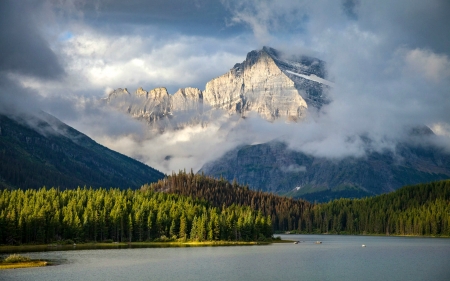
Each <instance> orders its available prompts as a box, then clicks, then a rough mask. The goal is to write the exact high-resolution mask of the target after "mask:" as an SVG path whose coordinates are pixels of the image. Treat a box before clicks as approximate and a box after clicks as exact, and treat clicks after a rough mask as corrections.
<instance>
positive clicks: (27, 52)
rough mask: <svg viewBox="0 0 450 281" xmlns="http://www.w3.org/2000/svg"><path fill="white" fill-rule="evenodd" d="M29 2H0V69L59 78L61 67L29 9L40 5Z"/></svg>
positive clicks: (39, 7)
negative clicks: (24, 3) (23, 3)
mask: <svg viewBox="0 0 450 281" xmlns="http://www.w3.org/2000/svg"><path fill="white" fill-rule="evenodd" d="M30 3H32V4H31V5H29V6H28V5H25V6H24V5H21V3H20V2H18V1H11V0H5V1H1V3H0V53H1V56H0V72H16V73H20V74H25V75H31V76H35V77H39V78H42V79H57V78H61V76H62V75H63V74H64V69H63V68H62V66H61V65H60V63H59V60H58V58H57V56H56V55H55V53H54V52H53V50H52V49H51V48H50V45H49V43H48V42H47V41H46V40H45V38H44V36H43V35H42V32H41V30H39V29H38V28H37V26H39V25H37V24H36V21H37V20H36V19H35V17H33V11H34V9H33V8H36V9H37V10H40V9H41V8H42V7H41V5H40V4H39V2H37V1H30ZM32 6H37V7H32Z"/></svg>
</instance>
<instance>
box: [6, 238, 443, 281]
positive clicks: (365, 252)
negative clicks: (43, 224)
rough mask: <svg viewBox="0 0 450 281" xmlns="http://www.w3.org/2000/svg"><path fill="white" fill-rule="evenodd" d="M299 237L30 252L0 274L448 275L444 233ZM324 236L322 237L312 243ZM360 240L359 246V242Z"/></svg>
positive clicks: (380, 277) (256, 277)
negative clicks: (37, 263) (41, 262)
mask: <svg viewBox="0 0 450 281" xmlns="http://www.w3.org/2000/svg"><path fill="white" fill-rule="evenodd" d="M285 237H287V238H288V239H290V240H298V241H303V242H301V243H299V244H293V243H289V244H272V245H267V246H235V247H189V248H145V249H143V248H141V249H108V250H104V249H100V250H93V251H92V250H91V251H86V250H80V251H49V252H35V253H28V254H27V255H28V256H30V257H31V258H41V259H51V260H62V261H66V262H63V263H62V264H60V265H57V266H50V267H45V268H32V269H16V270H9V271H8V270H7V271H2V272H0V279H1V280H250V281H252V280H449V276H450V267H449V266H448V262H449V261H450V239H430V238H401V237H367V236H335V235H321V236H319V235H290V236H283V238H285ZM316 241H322V244H315V242H316ZM363 244H364V245H366V247H362V245H363Z"/></svg>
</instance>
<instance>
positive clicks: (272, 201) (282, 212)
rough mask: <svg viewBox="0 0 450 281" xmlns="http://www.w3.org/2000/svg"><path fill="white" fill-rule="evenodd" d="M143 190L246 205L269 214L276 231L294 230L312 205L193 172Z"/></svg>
mask: <svg viewBox="0 0 450 281" xmlns="http://www.w3.org/2000/svg"><path fill="white" fill-rule="evenodd" d="M142 189H143V190H147V189H151V190H154V191H162V192H168V193H175V194H179V195H184V196H191V197H193V198H198V199H204V200H206V201H208V202H210V203H211V204H213V205H214V206H216V207H221V206H222V205H224V206H231V205H234V204H237V205H242V206H249V207H251V208H252V209H253V210H257V211H259V212H261V213H262V215H263V216H270V217H271V220H272V225H273V227H274V230H275V231H280V230H292V229H296V228H297V223H298V221H299V220H301V218H302V214H303V213H304V212H305V210H308V209H311V208H312V205H311V204H310V203H309V202H307V201H304V200H295V199H292V198H287V197H282V196H278V195H275V194H272V193H267V192H262V191H254V190H250V189H249V188H248V186H241V185H238V184H237V183H236V182H233V183H229V182H228V181H226V180H225V179H219V180H217V179H214V178H211V177H208V176H204V175H199V174H194V173H192V172H190V173H186V172H179V173H178V174H172V175H171V176H169V177H167V178H165V179H163V180H160V181H158V182H157V183H152V184H150V185H144V186H143V187H142Z"/></svg>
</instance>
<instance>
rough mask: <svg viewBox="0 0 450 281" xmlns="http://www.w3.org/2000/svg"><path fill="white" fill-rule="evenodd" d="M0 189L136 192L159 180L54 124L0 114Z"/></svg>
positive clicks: (43, 115) (126, 159)
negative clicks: (116, 189) (128, 189)
mask: <svg viewBox="0 0 450 281" xmlns="http://www.w3.org/2000/svg"><path fill="white" fill-rule="evenodd" d="M0 159H1V161H0V163H1V164H0V165H1V167H0V188H9V189H15V188H40V187H42V186H44V185H45V186H48V187H52V186H54V187H61V188H76V187H78V186H84V185H86V186H92V187H121V188H128V187H132V188H138V187H139V186H140V185H142V184H145V183H148V182H153V181H157V180H158V179H161V178H163V177H164V174H163V173H161V172H159V171H157V170H155V169H153V168H151V167H149V166H147V165H145V164H143V163H140V162H139V161H137V160H134V159H132V158H130V157H128V156H125V155H122V154H120V153H118V152H115V151H112V150H110V149H108V148H106V147H104V146H102V145H100V144H98V143H96V142H95V141H93V140H92V139H90V138H89V137H87V136H86V135H84V134H82V133H80V132H78V131H77V130H75V129H73V128H72V127H70V126H68V125H66V124H64V123H63V122H61V121H59V120H58V119H57V118H55V117H53V116H51V115H49V114H47V113H44V112H40V113H39V114H37V115H34V116H31V115H21V116H14V118H13V117H11V116H6V115H3V114H0Z"/></svg>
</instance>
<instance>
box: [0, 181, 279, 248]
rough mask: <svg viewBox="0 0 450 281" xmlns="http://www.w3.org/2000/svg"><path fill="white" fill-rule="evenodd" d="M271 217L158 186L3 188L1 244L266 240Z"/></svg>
mask: <svg viewBox="0 0 450 281" xmlns="http://www.w3.org/2000/svg"><path fill="white" fill-rule="evenodd" d="M271 236H272V227H271V221H270V218H267V217H264V216H262V215H261V213H259V212H256V211H253V210H252V209H251V208H249V207H241V206H230V207H223V208H216V207H213V206H210V204H209V203H207V202H205V201H199V200H193V199H191V198H188V197H184V196H178V195H174V194H166V193H161V192H153V191H150V190H149V191H140V190H136V191H133V190H130V189H128V190H119V189H109V190H106V189H101V188H100V189H96V190H94V189H86V188H83V189H81V188H78V189H76V190H65V191H59V190H57V189H54V188H52V189H49V190H47V189H45V188H42V189H39V190H31V189H29V190H26V191H23V190H14V191H8V190H3V191H0V244H21V243H49V242H54V241H61V240H62V241H64V240H66V239H71V240H74V241H77V242H78V241H105V240H114V241H130V242H131V241H168V240H171V241H173V240H181V241H186V240H192V241H204V240H233V241H235V240H246V241H249V240H252V241H256V240H265V239H266V238H270V237H271Z"/></svg>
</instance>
